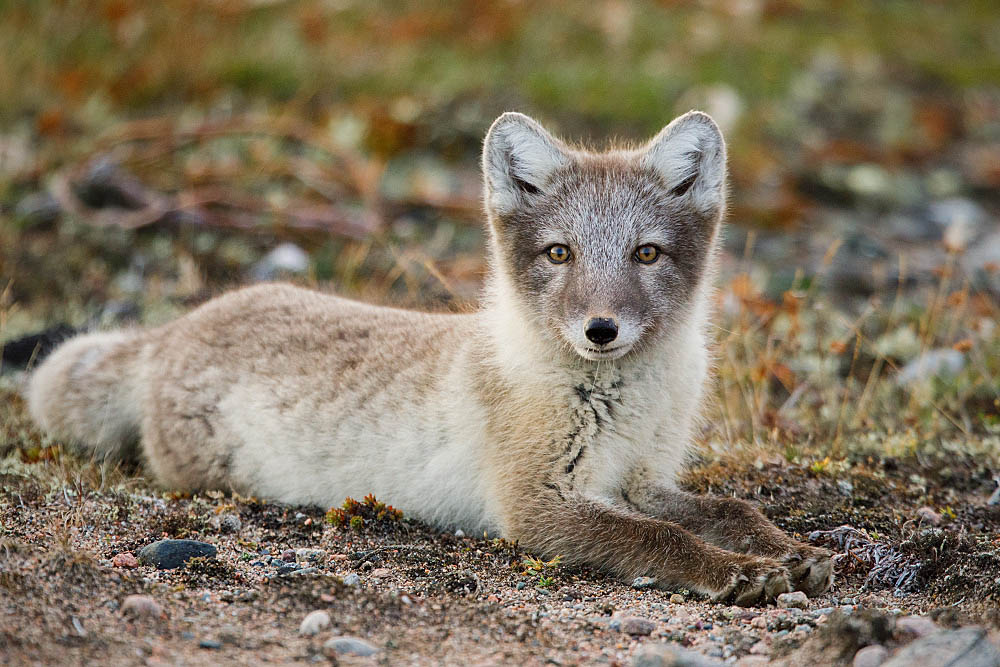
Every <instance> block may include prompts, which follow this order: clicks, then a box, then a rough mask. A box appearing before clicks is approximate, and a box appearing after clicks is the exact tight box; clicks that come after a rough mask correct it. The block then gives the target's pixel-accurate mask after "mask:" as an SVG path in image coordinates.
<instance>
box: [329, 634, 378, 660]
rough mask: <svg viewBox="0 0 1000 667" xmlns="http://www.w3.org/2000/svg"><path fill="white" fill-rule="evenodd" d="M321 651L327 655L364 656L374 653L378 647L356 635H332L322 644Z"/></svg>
mask: <svg viewBox="0 0 1000 667" xmlns="http://www.w3.org/2000/svg"><path fill="white" fill-rule="evenodd" d="M323 653H324V654H325V655H326V656H327V657H336V656H337V655H338V654H346V655H361V656H365V655H375V654H376V653H378V649H377V648H375V647H374V646H372V645H371V644H369V643H368V642H366V641H365V640H363V639H358V638H357V637H334V638H333V639H328V640H327V641H326V642H325V643H324V644H323Z"/></svg>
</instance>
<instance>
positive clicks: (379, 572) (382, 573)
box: [371, 567, 392, 579]
mask: <svg viewBox="0 0 1000 667" xmlns="http://www.w3.org/2000/svg"><path fill="white" fill-rule="evenodd" d="M371 576H372V577H374V578H375V579H385V578H386V577H390V576H392V570H390V569H389V568H387V567H379V568H375V569H374V570H372V571H371Z"/></svg>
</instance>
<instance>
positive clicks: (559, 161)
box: [483, 111, 569, 214]
mask: <svg viewBox="0 0 1000 667" xmlns="http://www.w3.org/2000/svg"><path fill="white" fill-rule="evenodd" d="M568 161H569V155H568V154H567V152H566V148H565V146H563V144H562V142H560V141H559V140H558V139H556V138H555V137H553V136H552V135H551V134H549V133H548V132H546V131H545V129H544V128H543V127H542V126H541V125H539V124H538V123H537V122H535V121H534V120H532V119H531V118H529V117H528V116H525V115H524V114H522V113H516V112H512V111H508V112H507V113H505V114H503V115H501V116H500V117H499V118H497V119H496V120H495V121H494V122H493V126H492V127H490V131H489V132H487V133H486V141H485V142H484V144H483V177H484V178H485V180H486V198H487V204H488V205H489V206H490V207H491V208H492V209H493V210H494V211H496V212H497V213H500V214H504V213H509V212H511V211H513V210H514V209H516V208H517V207H519V206H521V205H522V204H523V203H524V202H525V201H526V200H527V199H528V198H530V197H532V196H534V195H537V194H539V193H540V192H542V191H543V190H544V188H545V186H546V184H547V183H548V180H549V176H550V175H551V174H552V172H553V171H555V170H556V169H558V168H559V167H561V166H563V165H565V164H566V163H567V162H568Z"/></svg>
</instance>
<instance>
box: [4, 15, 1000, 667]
mask: <svg viewBox="0 0 1000 667" xmlns="http://www.w3.org/2000/svg"><path fill="white" fill-rule="evenodd" d="M994 5H995V3H991V2H987V1H985V0H974V1H972V2H965V3H950V4H948V5H945V4H936V3H920V2H915V1H909V0H907V1H903V0H900V1H898V2H889V3H871V4H868V3H860V2H858V3H847V4H846V5H845V4H844V3H838V4H837V5H836V6H832V5H831V6H827V5H825V4H823V3H820V4H816V3H807V2H800V1H799V0H784V1H782V2H775V1H771V0H767V1H764V0H761V1H756V2H745V1H740V2H735V1H729V0H724V1H721V2H714V3H705V4H693V3H692V4H688V3H658V4H654V3H644V2H641V3H624V2H618V1H616V0H607V1H603V2H598V3H591V2H582V0H581V1H580V2H576V1H575V0H574V2H571V3H569V4H568V5H567V4H566V3H547V2H543V3H523V2H507V3H493V4H490V3H466V2H443V1H442V2H436V1H434V2H428V3H417V4H414V5H406V6H403V5H398V6H397V5H395V4H394V3H390V4H384V5H383V4H381V3H356V2H351V1H349V0H347V1H344V2H332V3H331V2H318V1H317V2H311V1H306V0H298V1H284V0H269V1H265V2H261V1H260V0H227V1H226V2H215V3H205V2H195V1H194V0H176V1H174V2H167V3H141V2H134V1H132V0H64V1H62V2H48V1H46V2H33V3H2V2H0V43H2V44H4V45H5V52H4V58H3V61H2V63H0V99H3V100H4V104H3V105H2V106H0V341H4V342H7V341H18V340H22V341H23V340H25V339H24V337H25V336H27V335H29V334H32V333H37V332H40V331H48V332H49V333H50V334H51V336H50V338H60V337H64V336H66V335H67V333H68V332H69V331H71V330H75V329H82V328H92V327H107V326H130V325H132V324H135V323H141V324H156V323H160V322H164V321H166V320H168V319H170V318H172V317H174V316H176V315H178V314H180V313H182V312H185V311H187V310H188V309H190V308H192V307H193V306H195V305H197V304H199V303H201V302H203V301H204V300H206V299H207V298H209V297H210V296H212V295H215V294H218V293H220V292H221V291H224V290H225V289H228V288H230V287H234V286H237V285H243V284H247V283H249V282H253V281H259V280H270V279H285V280H290V281H293V282H296V283H298V284H303V285H309V286H314V287H317V288H320V289H324V290H331V291H336V292H338V293H340V294H344V295H347V296H352V297H356V298H361V299H367V300H372V301H376V302H380V303H388V304H394V305H402V306H407V307H417V308H431V309H437V310H463V309H467V308H469V307H471V306H472V305H473V304H474V303H475V300H476V298H477V294H478V289H479V287H480V279H481V276H482V274H483V268H484V267H483V264H482V262H483V257H484V250H483V228H482V224H483V216H482V213H481V203H480V191H479V188H480V185H479V183H480V176H479V172H478V164H477V158H478V155H479V151H480V147H481V140H482V135H483V132H484V131H485V129H486V127H487V126H488V124H489V122H490V120H491V119H492V118H494V117H495V116H496V115H497V114H498V113H499V112H501V111H503V110H507V109H522V110H525V111H529V112H531V113H532V114H533V115H535V116H536V117H539V118H541V119H543V120H544V121H545V122H546V123H547V124H548V125H549V126H551V127H552V128H553V129H554V130H556V131H557V132H558V133H559V134H561V135H563V136H567V137H571V138H573V137H575V138H579V139H581V140H587V141H591V142H593V143H594V144H596V145H597V146H600V145H602V142H604V141H605V140H606V139H607V140H610V139H612V138H615V139H619V140H623V141H628V140H630V139H636V140H639V139H641V138H643V137H646V136H649V135H651V134H652V133H653V132H655V131H656V130H657V129H659V127H661V126H662V124H663V123H664V122H665V121H666V120H669V119H670V118H672V117H673V116H675V115H676V114H677V113H678V112H683V111H686V110H687V109H689V108H692V107H698V108H703V109H704V110H706V111H708V112H709V113H711V114H712V115H713V116H714V117H715V118H716V119H717V120H719V121H720V123H721V124H722V126H723V129H724V131H725V132H726V135H727V138H728V140H729V146H730V150H729V154H730V174H731V195H730V204H731V206H730V214H729V216H728V226H727V230H726V238H725V243H724V248H723V250H722V257H721V260H722V270H721V272H720V275H719V277H718V286H719V290H718V293H717V295H716V312H717V316H716V319H715V326H714V331H713V338H714V341H715V343H714V350H715V359H716V375H717V379H716V381H715V382H714V384H713V386H712V391H711V392H710V393H711V400H710V402H709V403H708V405H706V408H705V413H704V419H703V422H702V426H701V428H700V430H699V433H698V436H697V440H698V445H699V447H698V452H699V453H698V456H697V457H696V459H695V460H693V461H692V464H691V466H690V468H689V470H688V472H687V473H686V474H685V476H684V479H683V483H684V486H685V488H687V489H690V490H693V491H697V492H704V493H715V494H723V495H733V496H737V497H742V498H747V499H750V500H753V501H755V502H757V503H759V505H760V507H761V508H762V509H763V511H764V512H765V513H766V514H767V515H768V516H769V517H770V518H771V519H772V520H774V521H775V522H776V523H777V524H778V525H779V526H780V527H781V528H783V529H785V530H787V531H789V532H790V533H792V534H794V535H796V536H797V537H799V538H801V539H804V540H807V541H812V542H814V543H816V544H821V545H823V546H826V547H828V548H831V549H834V550H835V551H837V552H838V553H839V554H841V555H840V556H839V557H838V564H837V580H836V584H835V586H834V589H833V590H832V591H831V592H830V593H829V594H828V595H825V596H822V597H820V598H817V599H815V600H809V601H808V602H806V603H805V604H806V607H807V608H806V609H804V610H798V609H795V608H794V607H793V608H788V609H784V608H782V609H773V608H772V609H757V610H740V609H735V608H729V607H726V606H721V605H710V604H706V603H705V602H704V601H700V600H697V599H695V598H693V597H692V596H691V595H690V594H689V593H688V592H686V591H667V592H664V591H659V590H656V589H655V588H652V587H650V586H649V582H644V581H639V580H637V581H636V582H634V583H633V585H632V586H630V585H629V582H624V583H623V582H618V581H615V580H612V579H610V578H608V577H606V576H604V575H602V574H600V573H598V572H594V571H590V570H586V569H579V568H572V567H569V566H567V565H565V564H563V563H561V562H559V560H558V559H554V560H550V561H541V560H539V559H538V558H537V556H536V555H534V554H530V553H525V552H524V551H523V550H522V549H520V548H519V547H518V546H517V545H515V544H510V543H508V542H506V541H504V540H501V539H496V538H495V536H482V535H452V534H443V533H439V532H436V531H433V530H430V529H428V528H427V527H425V526H422V525H420V524H418V523H416V522H414V521H412V520H410V519H408V518H407V517H405V516H403V517H399V516H398V515H397V513H396V511H395V510H393V508H392V507H391V506H390V505H383V503H392V502H393V499H392V498H390V497H385V498H381V497H380V498H378V499H375V498H366V499H364V500H363V501H361V502H358V501H352V500H349V499H348V500H347V501H346V502H345V505H344V506H343V507H338V508H309V507H285V506H279V505H275V504H273V503H268V502H266V499H255V498H244V497H240V496H237V495H232V494H226V493H216V492H213V493H207V494H200V495H196V496H193V497H188V496H180V495H177V494H172V493H170V491H169V490H163V489H158V488H155V487H154V486H152V485H151V484H150V483H149V481H148V480H147V479H146V478H145V477H144V476H143V472H142V470H141V468H130V467H113V466H107V465H103V466H102V465H100V464H98V463H94V462H92V461H89V460H87V459H86V458H84V457H81V456H79V455H78V454H77V453H76V452H74V451H73V450H72V449H71V448H70V447H68V446H67V443H63V442H58V441H53V440H49V439H46V438H43V437H42V436H41V435H40V434H39V433H38V432H37V431H36V430H35V429H34V427H33V426H32V425H31V423H30V422H29V420H28V418H27V416H26V414H25V412H24V404H23V401H22V400H21V398H20V395H19V393H18V390H19V387H20V383H21V381H22V378H23V375H22V369H21V368H20V366H19V365H18V364H16V363H14V361H15V360H14V357H18V358H23V357H24V354H23V352H24V350H23V349H14V347H13V346H5V348H4V359H5V361H4V362H3V366H2V367H0V370H2V371H3V372H2V374H0V589H2V594H0V653H2V654H3V655H4V656H5V657H6V656H10V657H11V661H12V662H15V663H25V662H31V661H41V662H56V661H64V660H66V659H67V658H69V659H71V660H80V661H84V660H86V661H93V662H101V663H108V664H123V663H134V662H141V661H146V662H149V663H156V662H160V663H173V662H177V661H182V660H183V661H186V662H191V663H199V664H200V663H202V662H204V663H209V662H212V663H215V662H218V661H220V660H221V661H229V662H247V661H255V660H264V659H267V660H275V661H292V660H302V659H309V658H311V657H314V656H324V657H325V656H332V657H331V659H333V660H340V661H341V662H346V663H348V664H350V663H351V662H352V661H360V660H363V659H368V658H362V657H361V654H363V653H364V652H365V651H367V650H369V649H376V650H377V653H375V659H376V660H382V661H384V662H387V663H391V664H396V663H407V662H425V663H426V662H438V663H454V664H468V663H469V662H488V661H495V662H498V663H505V662H510V663H524V664H541V663H543V662H544V661H546V660H549V661H553V662H555V663H556V664H576V663H592V662H596V661H605V662H611V663H619V664H621V663H625V662H628V661H629V660H631V659H632V658H633V656H635V655H636V654H642V653H644V652H649V651H655V650H658V649H655V648H651V645H654V644H657V645H658V644H660V643H665V644H666V645H668V646H670V647H683V648H685V649H687V650H693V651H697V652H699V653H702V654H704V655H705V656H706V659H719V660H722V659H726V658H729V657H734V658H739V659H742V660H749V661H750V662H748V663H747V664H751V663H752V661H753V659H755V658H760V660H758V661H757V663H753V664H758V663H761V661H762V660H764V659H771V660H773V661H775V662H776V663H780V661H782V660H784V661H786V664H804V663H805V662H806V661H807V660H809V661H812V662H814V663H816V664H825V663H836V662H838V661H839V662H841V663H844V664H849V663H850V661H851V660H852V659H853V656H854V654H855V651H857V650H859V649H864V650H867V649H866V647H879V646H881V647H884V648H885V649H886V651H888V652H889V653H892V652H894V651H905V650H907V647H906V645H907V644H910V645H911V646H912V643H911V642H916V641H923V639H915V637H917V636H918V635H924V634H926V631H927V630H928V629H929V628H931V627H933V626H927V625H921V624H920V620H927V619H930V620H932V621H933V622H934V623H935V624H936V626H937V627H939V628H946V629H947V628H952V627H957V626H964V625H969V624H977V625H979V626H982V627H984V628H986V629H987V630H989V631H992V632H994V633H995V631H996V629H997V628H998V625H1000V618H998V616H997V615H996V612H995V609H996V606H997V602H998V601H1000V492H997V487H998V484H1000V481H998V478H1000V460H998V459H1000V328H998V326H997V319H998V315H1000V223H998V219H1000V218H998V215H1000V199H998V197H997V193H998V192H1000V169H998V160H997V155H1000V87H998V84H997V82H998V81H1000V46H998V44H997V35H998V34H1000V12H998V11H997V9H996V7H995V6H994ZM918 45H919V48H918ZM35 342H39V341H31V344H32V345H34V343H35ZM40 342H41V343H43V344H45V343H46V342H47V340H46V339H44V338H43V339H42V340H41V341H40ZM8 359H9V361H8ZM357 446H358V447H363V446H364V443H363V442H358V443H357ZM335 464H336V462H335V461H331V465H335ZM328 510H329V512H328ZM162 539H193V540H198V541H203V542H209V543H211V544H212V545H214V546H215V547H216V548H217V554H216V556H214V557H204V556H201V557H198V558H193V559H191V560H189V561H187V564H186V565H185V566H183V567H180V568H177V569H173V570H157V569H155V567H154V566H151V565H147V564H144V562H143V561H142V558H140V550H142V549H143V547H146V546H148V545H150V544H151V543H153V542H156V541H158V540H162ZM134 595H138V596H141V597H140V598H138V599H137V598H130V597H129V596H134ZM789 604H790V605H795V604H798V603H797V602H794V601H790V602H789ZM317 610H324V611H326V612H327V613H328V615H329V626H326V625H323V624H322V623H320V624H319V625H318V626H317V627H322V629H321V630H319V631H318V633H317V634H303V635H300V634H299V627H300V626H299V624H300V622H302V621H303V618H304V617H305V616H306V615H307V614H309V613H310V612H313V611H317ZM910 615H918V616H920V617H921V619H920V620H916V621H915V620H914V619H912V618H909V616H910ZM977 636H978V635H977ZM949 637H950V639H949V641H953V642H958V641H960V640H962V641H964V639H963V638H964V637H965V635H949ZM970 641H973V640H970ZM975 641H979V640H978V639H976V640H974V641H973V643H975ZM983 641H986V640H983ZM352 642H354V643H352ZM873 650H874V649H873ZM977 650H986V649H984V648H981V649H977ZM905 655H906V654H904V657H905ZM925 655H930V653H927V652H925ZM908 659H909V658H908Z"/></svg>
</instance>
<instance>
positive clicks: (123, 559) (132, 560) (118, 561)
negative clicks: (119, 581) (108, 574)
mask: <svg viewBox="0 0 1000 667" xmlns="http://www.w3.org/2000/svg"><path fill="white" fill-rule="evenodd" d="M111 565H112V566H114V567H123V568H125V569H127V570H132V569H134V568H137V567H139V559H138V558H136V557H135V556H133V555H132V554H131V553H129V552H128V551H125V552H123V553H120V554H115V557H114V558H112V559H111Z"/></svg>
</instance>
